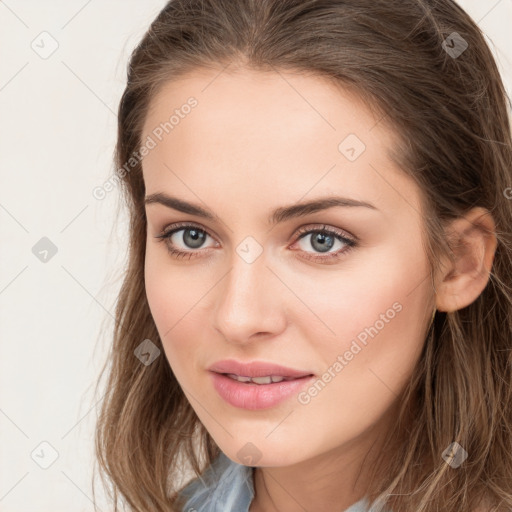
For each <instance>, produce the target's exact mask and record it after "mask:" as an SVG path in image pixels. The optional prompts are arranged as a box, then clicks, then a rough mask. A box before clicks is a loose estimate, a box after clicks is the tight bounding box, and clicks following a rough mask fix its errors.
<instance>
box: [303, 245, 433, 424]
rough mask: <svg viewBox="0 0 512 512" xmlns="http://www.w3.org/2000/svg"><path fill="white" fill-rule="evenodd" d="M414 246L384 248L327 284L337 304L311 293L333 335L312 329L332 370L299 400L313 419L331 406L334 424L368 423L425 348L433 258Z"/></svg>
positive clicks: (382, 409) (381, 411)
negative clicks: (398, 249) (408, 248)
mask: <svg viewBox="0 0 512 512" xmlns="http://www.w3.org/2000/svg"><path fill="white" fill-rule="evenodd" d="M415 247H416V248H415V249H413V250H411V251H409V253H408V254H406V253H404V252H396V251H395V250H394V249H393V248H388V249H385V248H384V249H383V250H382V251H380V253H379V254H378V258H375V259H374V260H373V264H370V262H369V261H366V262H364V264H363V263H361V264H362V265H363V266H362V267H361V270H358V269H356V268H355V267H354V268H351V269H350V272H347V275H346V276H345V277H344V278H340V279H336V280H335V281H334V283H330V284H329V285H328V287H327V288H326V290H327V291H328V295H329V296H330V297H332V298H334V297H336V300H335V301H334V300H333V302H331V303H330V302H329V301H328V300H325V295H323V296H322V297H323V298H322V299H320V295H313V296H311V299H312V302H311V309H313V310H315V311H316V312H318V315H319V316H320V317H321V318H322V319H323V321H324V322H325V323H326V324H327V325H329V327H330V328H331V329H332V330H333V331H334V332H335V336H333V335H327V336H318V334H317V335H316V336H315V334H314V333H313V332H310V333H309V334H308V338H309V339H310V340H314V342H315V346H316V351H317V353H318V354H319V355H320V356H321V357H322V360H323V362H324V365H325V370H326V371H325V373H324V374H322V375H321V376H320V379H319V380H318V381H316V383H315V385H314V386H312V387H311V388H309V389H307V390H306V392H305V394H304V395H303V396H302V397H301V398H300V401H301V403H302V404H304V405H305V408H306V409H309V412H308V413H307V416H308V421H312V422H313V423H314V422H315V421H316V420H315V418H321V417H325V411H326V410H329V411H330V412H329V414H330V415H332V416H333V417H335V418H336V421H337V422H339V423H337V424H336V428H338V427H339V426H340V425H341V424H344V426H345V427H346V429H348V430H350V428H355V426H356V425H357V426H358V428H364V427H365V426H370V425H371V424H372V423H374V422H376V421H377V420H378V419H379V417H381V416H382V415H383V414H384V413H385V411H386V409H388V407H390V406H391V404H392V402H393V401H394V400H395V399H396V397H397V395H398V394H399V393H400V391H401V390H402V389H403V387H404V385H405V384H406V381H407V380H408V378H409V377H410V375H411V372H412V370H413V368H414V365H415V364H416V362H417V360H418V358H419V356H420V354H421V350H422V348H423V344H424V334H425V333H424V325H425V316H429V315H428V312H426V311H425V304H426V303H428V299H429V297H430V292H429V283H430V281H429V280H428V279H425V276H428V275H429V274H428V266H427V261H426V258H425V256H424V255H423V253H422V252H421V245H417V246H415ZM375 255H376V254H374V255H373V256H375ZM372 259H373V258H372ZM379 262H381V263H380V264H379ZM363 269H364V271H363ZM418 283H419V284H418ZM326 285H327V283H326ZM341 290H343V293H340V292H341ZM332 304H335V307H333V305H332ZM333 404H337V405H336V407H333ZM320 426H321V425H320V424H319V425H318V428H320ZM342 430H343V429H342ZM348 430H343V431H344V432H347V431H348Z"/></svg>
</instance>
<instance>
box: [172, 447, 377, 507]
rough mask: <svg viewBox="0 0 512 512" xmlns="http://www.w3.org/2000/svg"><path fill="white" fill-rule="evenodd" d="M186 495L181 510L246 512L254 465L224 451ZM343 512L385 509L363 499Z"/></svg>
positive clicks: (248, 504) (249, 500)
mask: <svg viewBox="0 0 512 512" xmlns="http://www.w3.org/2000/svg"><path fill="white" fill-rule="evenodd" d="M181 495H183V496H184V497H186V498H188V500H187V502H186V503H185V506H184V507H183V508H182V509H181V512H249V506H250V504H251V502H252V499H253V497H254V483H253V468H252V467H250V466H244V465H243V464H237V463H236V462H233V461H232V460H231V459H230V458H229V457H227V456H226V455H225V454H224V453H222V452H220V454H219V456H218V457H217V458H216V459H215V460H214V461H213V463H212V465H211V466H210V467H208V468H207V469H206V470H205V471H204V473H203V475H201V477H199V478H195V479H194V480H192V481H191V482H190V483H189V484H187V486H186V487H185V488H184V489H183V490H182V491H181ZM345 512H385V511H383V510H382V506H375V508H374V507H373V506H372V507H369V504H368V501H367V499H366V498H363V499H362V500H360V501H358V502H357V503H354V504H353V505H351V506H350V507H349V508H348V509H346V510H345Z"/></svg>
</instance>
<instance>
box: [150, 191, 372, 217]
mask: <svg viewBox="0 0 512 512" xmlns="http://www.w3.org/2000/svg"><path fill="white" fill-rule="evenodd" d="M144 203H145V204H146V205H147V204H155V203H156V204H162V205H164V206H166V207H167V208H172V209H173V210H177V211H180V212H183V213H188V214H190V215H196V216H198V217H203V218H205V219H209V220H215V218H216V216H215V215H214V214H213V213H212V212H210V211H209V210H206V209H205V208H202V207H201V206H199V205H197V204H193V203H189V202H187V201H183V200H182V199H178V198H177V197H172V196H169V195H167V194H164V193H163V192H157V193H155V194H150V195H149V196H146V197H145V199H144ZM336 206H343V207H357V206H359V207H365V208H370V209H372V210H376V211H378V208H376V207H375V206H374V205H373V204H371V203H368V202H366V201H358V200H356V199H350V198H347V197H338V196H327V197H322V198H319V199H314V200H312V201H308V202H302V203H295V204H292V205H290V206H283V207H280V208H277V209H275V210H274V211H273V212H272V214H271V215H270V217H269V219H268V222H269V224H277V223H279V222H284V221H286V220H289V219H292V218H296V217H303V216H305V215H309V214H311V213H315V212H319V211H322V210H327V209H328V208H334V207H336Z"/></svg>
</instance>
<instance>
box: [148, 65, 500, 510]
mask: <svg viewBox="0 0 512 512" xmlns="http://www.w3.org/2000/svg"><path fill="white" fill-rule="evenodd" d="M190 96H194V97H195V98H196V99H197V100H198V105H197V106H196V107H195V108H194V109H193V110H192V111H191V113H190V114H189V115H188V116H186V117H184V118H183V119H180V122H179V124H177V125H176V126H175V127H174V129H173V130H172V131H170V132H169V133H168V134H167V135H166V136H165V137H163V139H162V141H161V142H159V143H158V144H157V146H156V147H155V148H154V149H152V150H151V151H150V153H149V154H148V155H147V156H146V157H145V158H144V161H143V175H144V182H145V185H146V195H150V194H153V193H157V192H164V193H167V194H170V195H173V196H176V197H178V198H180V199H182V200H185V201H188V202H193V203H195V204H198V205H200V206H202V207H203V208H207V209H208V210H210V211H211V212H213V213H214V215H215V219H214V220H208V219H204V218H201V217H197V216H195V215H191V214H186V213H181V212H179V211H176V210H174V209H170V208H167V207H166V206H164V205H161V204H157V203H153V204H148V205H147V206H146V213H147V221H148V224H147V246H146V263H145V281H146V292H147V298H148V301H149V305H150V308H151V313H152V315H153V318H154V321H155V323H156V326H157V329H158V331H159V334H160V337H161V339H162V342H163V346H164V350H165V355H166V357H167V359H168V361H169V364H170V366H171V368H172V370H173V372H174V373H175V375H176V378H177V379H178V381H179V383H180V385H181V386H182V388H183V390H184V392H185V394H186V396H187V398H188V399H189V401H190V403H191V405H192V407H193V408H194V410H195V412H196V413H197V415H198V417H199V419H200V420H201V422H202V423H203V424H204V425H205V427H206V428H207V430H208V431H209V433H210V434H211V435H212V437H213V438H214V440H215V441H216V443H217V444H218V446H219V447H220V448H221V450H222V451H223V452H224V453H225V454H226V455H227V456H228V457H229V458H231V459H232V460H234V461H236V462H238V463H242V461H241V460H240V458H239V451H240V450H241V449H245V450H247V449H248V448H247V447H246V444H247V443H248V442H250V443H252V444H253V445H254V446H256V447H257V449H258V451H259V452H260V455H259V456H260V459H259V460H258V461H257V464H256V465H257V466H258V468H257V469H256V471H255V476H254V482H255V491H256V496H255V499H254V500H253V502H252V504H251V508H250V510H251V512H260V511H265V512H273V511H280V512H292V511H293V512H294V511H298V510H300V511H303V510H340V511H342V510H345V509H346V508H348V507H349V506H350V505H351V504H353V503H355V502H356V501H358V500H359V499H361V498H362V497H363V496H364V495H365V486H366V484H367V480H366V477H367V471H368V468H369V467H370V465H371V461H372V458H373V457H374V456H375V454H376V453H378V449H379V443H380V441H381V439H382V435H383V433H385V432H386V430H387V429H388V428H391V421H392V420H393V419H394V417H395V412H396V411H395V408H396V398H397V395H398V394H399V392H400V391H401V390H402V389H403V388H404V386H405V384H406V382H407V380H408V379H409V377H410V375H411V372H412V370H413V368H414V366H415V364H416V362H417V360H418V358H419V356H420V353H421V349H422V346H423V343H424V339H425V333H426V330H427V328H428V326H429V323H430V321H431V317H432V312H433V309H434V306H436V307H437V309H438V310H441V311H455V310H456V309H459V308H462V307H465V306H466V305H468V304H470V303H471V302H473V301H474V300H475V299H476V298H477V297H478V295H479V294H480V293H481V292H482V290H483V288H484V287H485V285H486V283H487V280H488V272H489V270H490V268H491V265H492V260H493V255H494V251H495V248H496V240H495V237H494V236H488V235H486V234H485V230H484V229H481V228H485V229H487V230H493V229H494V224H493V221H492V218H491V217H490V215H487V214H486V212H485V211H483V210H481V209H479V208H475V209H474V210H472V211H471V212H470V213H469V214H468V215H467V217H466V218H464V219H458V220H457V221H456V222H454V223H453V230H454V233H456V235H457V236H458V235H459V234H460V236H461V237H463V238H461V239H462V240H463V241H464V243H461V245H460V246H461V249H460V252H459V253H457V254H456V256H457V259H456V262H455V263H453V264H452V263H451V262H450V261H449V260H446V261H444V262H443V271H442V272H441V273H440V274H439V275H436V277H435V283H436V287H435V289H436V292H437V293H434V290H433V289H432V283H431V280H430V278H429V275H430V274H429V267H428V262H427V258H426V254H425V252H424V248H423V245H422V231H421V226H422V214H421V208H420V197H421V195H420V193H421V191H420V190H419V189H418V187H417V186H416V185H415V183H414V182H413V181H412V180H411V179H410V178H409V177H407V175H405V174H404V173H403V171H401V170H400V169H398V168H397V166H396V165H395V164H394V163H393V162H392V161H391V159H390V157H389V155H388V152H389V150H390V149H391V148H392V147H393V145H394V144H395V142H396V139H395V134H393V133H392V132H391V131H389V130H388V129H387V128H386V127H385V126H384V124H383V123H379V119H380V116H377V115H376V114H375V115H374V114H373V113H372V111H371V110H369V108H368V107H367V106H366V105H365V104H364V103H362V102H361V100H360V99H358V97H356V96H354V95H353V94H351V93H349V92H348V91H347V90H343V89H340V88H336V87H335V86H334V85H332V84H330V83H328V82H327V81H325V80H324V79H321V78H318V77H312V76H305V75H300V74H291V73H283V72H280V73H273V72H272V73H262V72H256V71H250V70H247V69H245V68H238V69H236V70H234V71H233V69H231V70H230V71H229V72H228V71H227V70H225V71H223V72H221V73H220V74H219V70H197V71H195V72H193V73H190V74H189V75H187V76H186V77H184V78H182V79H180V80H179V81H174V82H169V83H167V84H166V85H165V86H164V87H163V88H162V89H161V90H160V91H159V92H158V94H157V95H156V96H155V97H154V98H153V101H152V103H151V108H150V109H149V112H148V115H147V117H146V120H145V125H144V131H143V140H145V139H146V137H147V136H148V135H151V133H152V130H153V129H154V128H155V127H156V126H158V125H159V123H161V122H163V121H165V120H167V119H168V118H169V115H170V113H171V111H172V110H173V109H174V108H179V107H180V106H181V105H183V104H185V103H186V101H187V99H188V98H189V97H190ZM348 134H356V135H357V137H358V138H359V139H360V140H361V141H363V142H364V144H365V145H366V150H365V151H364V152H363V153H362V154H361V155H360V156H359V157H358V158H357V159H356V160H355V161H353V162H351V161H349V160H348V159H347V158H346V157H345V156H344V155H343V154H342V153H341V152H340V151H339V150H338V145H339V144H340V142H341V141H342V140H344V138H345V137H346V136H347V135H348ZM333 194H334V195H339V196H343V197H347V198H352V199H357V200H360V201H367V202H370V203H372V204H373V205H374V206H375V208H376V209H375V210H373V209H369V208H364V207H334V208H330V209H326V210H323V211H319V212H316V213H311V214H308V215H306V216H303V217H300V218H292V219H288V220H286V221H284V222H282V223H279V224H277V225H275V226H274V227H272V228H271V226H270V225H269V224H268V223H267V218H268V216H269V215H270V212H271V211H273V210H274V209H275V208H278V207H282V206H285V205H291V204H294V203H297V202H299V201H306V200H311V199H316V198H320V197H324V196H327V195H333ZM177 222H191V223H193V224H194V225H195V226H197V227H198V228H201V229H204V230H206V231H207V233H208V236H207V237H206V239H205V241H204V243H203V245H202V246H200V247H199V248H194V247H190V246H187V245H185V242H184V241H183V234H186V233H187V232H185V231H180V232H178V233H177V234H175V235H174V236H173V238H172V240H173V242H174V245H175V248H177V249H180V250H183V251H190V252H195V253H196V255H197V257H195V258H191V259H176V258H174V257H173V256H171V255H170V254H169V252H168V250H167V248H166V242H165V241H162V240H160V239H158V238H155V237H157V236H158V235H159V234H161V233H162V232H163V231H164V230H165V229H167V228H169V227H170V226H171V225H172V224H174V223H177ZM319 223H320V224H322V225H323V224H325V225H326V226H327V227H328V228H337V229H339V230H343V231H345V232H346V233H347V234H349V235H352V236H353V237H357V239H358V240H359V242H358V245H357V246H356V247H354V248H352V249H351V250H350V251H349V252H346V253H345V254H343V255H342V256H341V257H340V259H339V260H337V261H336V260H335V261H334V263H333V262H331V263H325V262H324V263H322V261H318V262H314V261H309V260H307V259H306V258H307V256H308V255H317V256H320V257H322V256H325V253H322V252H320V251H319V250H318V246H316V245H314V244H313V243H312V236H309V235H306V236H305V237H304V238H302V240H297V238H298V237H297V235H296V233H297V230H298V229H299V228H300V227H308V226H311V229H313V228H318V226H317V225H318V224H319ZM248 236H251V237H253V238H254V239H255V240H257V242H258V243H259V244H260V246H261V248H262V250H263V252H262V253H261V255H260V256H259V257H258V258H257V259H256V260H255V261H254V262H252V263H250V264H249V263H247V262H246V261H245V260H244V259H242V258H241V257H240V256H239V255H238V254H237V251H236V250H237V247H238V246H239V244H241V242H242V241H244V239H245V238H246V237H248ZM187 240H189V239H187ZM167 242H168V243H171V242H170V241H169V240H168V241H167ZM343 248H346V245H345V244H344V243H343V242H341V241H336V242H335V243H334V246H333V247H332V249H330V250H329V251H328V252H330V253H334V252H336V251H338V250H340V249H343ZM251 250H253V249H251ZM394 303H399V304H400V306H401V310H400V312H398V313H396V314H395V315H394V318H392V319H390V320H388V322H386V323H385V326H384V327H383V328H382V329H380V330H379V332H378V334H377V335H375V336H374V337H373V338H369V340H368V343H367V345H366V346H364V348H363V349H362V350H361V351H360V352H358V353H357V355H356V356H354V357H353V359H352V360H350V361H349V362H348V364H347V365H346V366H345V367H344V368H343V370H342V371H341V372H339V373H337V374H336V377H335V378H333V379H332V380H331V381H330V382H329V383H328V384H327V385H326V386H325V387H324V388H323V389H322V391H321V392H319V393H318V394H317V396H315V397H313V398H312V399H311V401H310V402H309V403H308V404H305V405H304V404H301V403H299V401H298V400H297V398H296V397H295V396H294V397H292V398H290V399H288V400H286V401H285V402H284V403H282V404H279V405H278V406H275V407H273V408H270V409H265V410H259V411H252V410H245V409H239V408H235V407H233V406H231V405H230V404H228V403H226V402H225V401H224V400H223V399H222V398H221V397H220V396H219V395H218V394H217V392H216V391H215V389H214V388H213V386H212V384H211V380H210V375H209V372H208V371H207V368H208V367H209V366H210V365H211V364H212V363H214V362H215V361H218V360H221V359H227V358H234V359H239V360H243V361H248V360H254V359H257V360H263V361H269V362H276V363H280V364H283V365H285V366H289V367H292V368H296V369H300V370H305V371H308V372H311V373H314V374H315V375H317V376H321V375H322V374H324V373H325V372H326V370H327V369H328V368H329V367H332V365H333V363H334V362H335V361H336V360H337V357H338V355H340V354H341V355H343V354H344V353H345V352H346V351H347V350H348V349H349V347H350V344H351V342H352V341H353V340H354V339H355V338H356V336H357V335H358V334H359V333H361V331H363V330H364V329H365V327H369V326H372V325H374V324H375V323H376V321H377V320H379V318H382V317H381V315H382V314H385V313H386V311H387V310H389V309H390V308H392V305H393V304H394ZM244 447H245V448H244ZM242 453H243V452H242ZM363 462H364V463H363Z"/></svg>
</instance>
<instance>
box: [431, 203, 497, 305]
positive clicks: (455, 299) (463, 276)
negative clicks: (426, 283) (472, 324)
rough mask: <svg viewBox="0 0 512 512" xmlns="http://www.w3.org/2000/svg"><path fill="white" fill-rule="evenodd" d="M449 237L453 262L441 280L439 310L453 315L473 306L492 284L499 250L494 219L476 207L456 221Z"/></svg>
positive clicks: (448, 234)
mask: <svg viewBox="0 0 512 512" xmlns="http://www.w3.org/2000/svg"><path fill="white" fill-rule="evenodd" d="M447 237H448V241H449V244H450V247H451V250H452V256H453V262H450V263H449V264H448V265H447V266H446V267H445V269H444V272H443V273H442V274H441V276H440V277H439V279H438V284H437V286H436V288H437V291H436V307H437V309H438V310H439V311H445V312H452V311H457V310H459V309H462V308H465V307H466V306H469V304H471V303H473V302H474V301H475V300H476V299H477V298H478V297H479V296H480V294H481V293H482V292H483V290H484V288H485V287H486V285H487V283H488V281H489V273H490V271H491V269H492V263H493V261H494V254H495V252H496V247H497V239H496V233H495V224H494V219H493V218H492V216H491V214H490V212H489V211H488V210H486V209H484V208H481V207H475V208H473V209H472V210H470V211H469V212H468V213H467V214H466V215H464V217H460V218H458V219H455V220H453V221H452V223H451V224H450V225H449V227H448V228H447Z"/></svg>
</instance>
